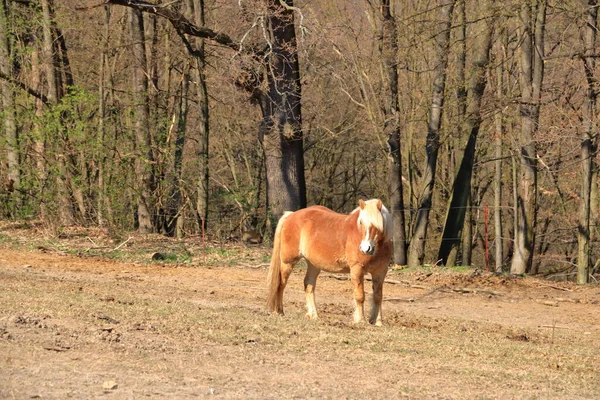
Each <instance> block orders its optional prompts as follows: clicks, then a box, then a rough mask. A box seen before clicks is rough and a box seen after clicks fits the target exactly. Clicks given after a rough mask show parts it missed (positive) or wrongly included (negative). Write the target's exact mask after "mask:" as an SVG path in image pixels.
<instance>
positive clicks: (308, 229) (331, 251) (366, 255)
mask: <svg viewBox="0 0 600 400" xmlns="http://www.w3.org/2000/svg"><path fill="white" fill-rule="evenodd" d="M391 255H392V218H391V215H390V213H389V211H388V210H387V209H386V208H385V206H384V205H383V203H382V202H381V200H379V199H371V200H367V201H364V200H360V201H359V204H358V207H357V208H356V209H355V210H354V211H352V212H351V213H350V214H348V215H345V214H338V213H337V212H335V211H332V210H330V209H328V208H326V207H323V206H311V207H308V208H304V209H301V210H298V211H295V212H289V211H288V212H286V213H284V214H283V216H282V217H281V218H280V219H279V222H278V224H277V228H276V229H275V238H274V241H273V254H272V257H271V265H270V267H269V272H268V276H267V286H268V296H267V309H268V310H269V311H271V312H273V313H278V314H281V315H283V291H284V289H285V286H286V284H287V282H288V278H289V276H290V274H291V273H292V269H293V268H294V265H296V263H298V261H300V260H301V259H304V260H305V261H306V264H307V266H308V268H307V270H306V276H305V277H304V292H305V294H306V308H307V313H306V317H307V318H310V319H316V318H318V315H317V309H316V306H315V286H316V282H317V277H318V276H319V273H320V272H321V270H323V271H327V272H334V273H350V278H351V282H352V286H353V288H354V314H353V317H354V323H355V324H359V323H362V322H365V315H364V301H365V291H364V277H365V274H367V273H369V274H371V278H372V281H373V301H372V307H371V312H370V315H369V323H370V324H375V325H377V326H381V324H382V317H381V301H382V299H383V282H384V280H385V276H386V274H387V270H388V264H389V262H390V258H391Z"/></svg>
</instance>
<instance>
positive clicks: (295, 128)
mask: <svg viewBox="0 0 600 400" xmlns="http://www.w3.org/2000/svg"><path fill="white" fill-rule="evenodd" d="M268 5H269V15H268V23H269V31H270V43H269V45H270V48H271V52H270V55H269V59H268V60H267V83H268V89H267V93H266V94H265V95H264V96H263V97H264V99H263V120H262V122H261V126H260V128H259V138H260V142H261V144H262V147H263V151H264V153H265V166H266V172H267V202H268V208H269V210H270V213H271V218H272V219H274V220H277V219H279V218H280V217H281V216H282V215H283V213H284V212H285V211H295V210H298V209H300V208H304V207H306V183H305V178H304V149H303V138H302V113H301V107H300V106H301V103H300V99H301V85H300V68H299V64H298V53H297V45H296V33H295V29H294V11H293V9H292V8H293V4H292V1H288V2H287V3H286V7H284V6H282V5H281V3H280V2H278V1H275V0H269V1H268ZM274 225H275V224H272V226H273V228H274Z"/></svg>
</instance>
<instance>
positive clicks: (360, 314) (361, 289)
mask: <svg viewBox="0 0 600 400" xmlns="http://www.w3.org/2000/svg"><path fill="white" fill-rule="evenodd" d="M350 279H351V281H352V286H353V288H354V323H355V324H360V323H362V322H365V273H364V271H363V268H362V266H355V267H352V268H350Z"/></svg>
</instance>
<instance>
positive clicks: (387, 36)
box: [379, 0, 407, 265]
mask: <svg viewBox="0 0 600 400" xmlns="http://www.w3.org/2000/svg"><path fill="white" fill-rule="evenodd" d="M380 12H381V17H382V19H383V21H382V24H381V33H380V37H379V46H380V52H381V56H382V62H383V68H384V71H385V74H384V76H385V78H387V79H386V81H385V83H384V86H385V96H384V107H383V113H384V128H383V130H384V134H386V136H387V138H388V146H389V152H390V161H389V174H390V207H391V211H392V221H393V226H394V254H393V260H392V261H393V262H394V264H398V265H406V263H407V260H406V231H405V229H404V211H405V210H404V190H403V187H402V149H401V144H400V121H399V118H400V104H399V96H398V26H397V23H396V18H395V17H394V16H393V15H392V12H391V7H390V0H381V3H380Z"/></svg>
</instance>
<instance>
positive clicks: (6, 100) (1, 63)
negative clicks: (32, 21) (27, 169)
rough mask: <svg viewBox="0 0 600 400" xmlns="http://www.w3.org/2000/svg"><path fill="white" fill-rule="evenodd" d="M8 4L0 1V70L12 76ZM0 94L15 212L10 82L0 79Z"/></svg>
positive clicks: (18, 199)
mask: <svg viewBox="0 0 600 400" xmlns="http://www.w3.org/2000/svg"><path fill="white" fill-rule="evenodd" d="M8 16H9V13H8V6H7V4H6V3H5V2H3V1H2V2H0V72H1V73H2V74H3V75H5V76H12V64H13V61H12V54H11V50H10V43H9V40H8V26H9V25H8ZM0 96H2V113H3V119H4V129H5V135H6V137H5V141H6V159H7V164H8V182H6V187H7V191H8V193H9V194H10V196H11V197H12V198H13V199H14V203H13V204H14V206H16V210H15V211H17V212H19V211H21V206H22V199H23V198H22V196H21V192H20V190H21V157H20V151H19V135H18V131H17V122H16V117H17V116H16V110H15V97H14V92H13V87H12V84H11V83H10V82H9V81H8V80H6V79H2V80H0Z"/></svg>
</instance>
